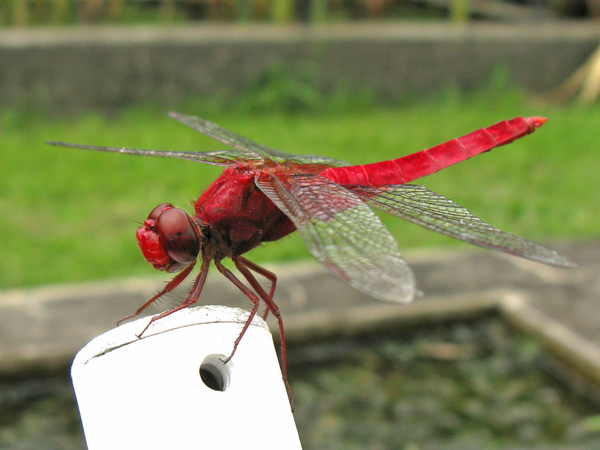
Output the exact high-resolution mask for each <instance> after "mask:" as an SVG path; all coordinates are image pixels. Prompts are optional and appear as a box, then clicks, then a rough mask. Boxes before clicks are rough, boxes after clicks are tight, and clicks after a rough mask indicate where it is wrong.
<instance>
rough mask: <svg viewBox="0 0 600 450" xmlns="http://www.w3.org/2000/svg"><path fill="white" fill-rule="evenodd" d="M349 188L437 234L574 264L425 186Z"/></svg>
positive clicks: (560, 263) (546, 260) (547, 261)
mask: <svg viewBox="0 0 600 450" xmlns="http://www.w3.org/2000/svg"><path fill="white" fill-rule="evenodd" d="M349 188H351V189H352V190H353V191H354V192H356V193H357V194H359V195H361V196H362V198H364V200H365V201H366V202H367V203H368V204H370V205H371V206H373V207H374V208H378V209H380V210H382V211H385V212H387V213H389V214H393V215H394V216H397V217H400V218H402V219H406V220H408V221H410V222H413V223H415V224H417V225H420V226H422V227H425V228H428V229H430V230H433V231H437V232H438V233H441V234H445V235H447V236H451V237H453V238H456V239H460V240H462V241H466V242H469V243H471V244H475V245H480V246H482V247H488V248H492V249H494V250H499V251H502V252H505V253H510V254H511V255H516V256H520V257H522V258H526V259H530V260H532V261H537V262H541V263H544V264H550V265H553V266H559V267H573V266H575V264H573V263H572V262H570V261H569V260H567V259H566V258H564V257H563V256H561V255H559V254H558V253H557V252H555V251H554V250H550V249H548V248H546V247H544V246H543V245H541V244H538V243H536V242H533V241H529V240H527V239H524V238H522V237H520V236H517V235H514V234H510V233H505V232H504V231H502V230H500V229H498V228H496V227H494V226H492V225H490V224H488V223H486V222H484V221H483V220H481V219H480V218H479V217H477V216H475V215H473V214H471V213H470V212H469V211H468V210H467V209H466V208H463V207H462V206H460V205H458V204H457V203H455V202H453V201H452V200H450V199H448V198H446V197H444V196H443V195H440V194H437V193H435V192H433V191H430V190H429V189H427V188H426V187H424V186H418V185H413V184H400V185H383V186H351V187H349Z"/></svg>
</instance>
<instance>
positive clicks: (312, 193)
mask: <svg viewBox="0 0 600 450" xmlns="http://www.w3.org/2000/svg"><path fill="white" fill-rule="evenodd" d="M170 116H171V117H172V118H174V119H176V120H178V121H179V122H181V123H182V124H184V125H187V126H188V127H190V128H192V129H194V130H196V131H198V132H200V133H202V134H204V135H206V136H208V137H210V138H213V139H215V140H217V141H219V142H220V143H222V144H224V145H225V146H226V147H228V148H227V149H224V150H218V151H205V152H182V151H159V150H143V149H137V148H124V147H100V146H94V145H81V144H71V143H66V142H54V141H51V142H48V143H49V144H52V145H58V146H63V147H73V148H79V149H85V150H97V151H103V152H114V153H123V154H128V155H136V156H154V157H166V158H178V159H185V160H190V161H197V162H201V163H206V164H212V165H216V166H222V167H224V171H223V173H222V175H220V176H219V177H218V178H217V179H216V180H215V181H214V182H213V183H212V184H211V185H210V186H209V187H208V189H207V190H206V191H205V192H204V193H203V194H202V195H201V196H200V197H199V198H198V200H197V201H196V202H195V203H194V215H193V216H190V215H189V214H188V213H187V212H185V211H184V210H183V209H180V208H177V207H175V206H173V205H172V204H170V203H162V204H160V205H158V206H157V207H156V208H154V209H153V210H152V211H151V212H150V214H149V215H148V218H147V219H146V220H145V221H144V224H143V226H142V227H140V228H139V229H138V230H137V239H138V243H139V245H140V247H141V250H142V253H143V254H144V256H145V258H146V259H147V260H148V262H150V263H151V264H152V265H153V266H154V267H155V268H156V269H158V270H161V271H166V272H169V273H177V275H175V276H174V278H173V279H172V280H171V281H170V282H168V283H167V284H166V285H165V287H164V288H163V289H162V290H161V291H160V292H158V293H157V294H156V295H154V296H153V297H152V298H151V299H149V300H148V301H147V302H146V303H144V304H143V305H142V306H141V307H140V308H139V309H138V310H137V311H135V312H134V313H133V314H131V315H129V316H127V317H125V318H123V319H121V320H120V321H119V322H118V323H121V322H123V321H125V320H128V319H131V318H133V317H135V316H138V315H139V314H140V313H142V312H143V311H145V310H146V309H147V308H148V307H149V306H150V305H152V304H153V303H154V302H156V301H157V300H158V299H159V298H161V297H162V296H163V295H165V294H167V293H168V292H171V291H172V290H173V289H175V288H176V287H177V286H179V285H180V284H181V283H182V282H183V281H184V280H185V279H186V278H187V277H188V276H189V275H190V273H191V272H192V270H193V269H194V267H195V266H196V265H197V264H199V266H200V270H199V273H198V275H197V276H196V278H195V280H194V283H193V285H192V287H191V290H190V291H189V294H188V295H187V297H186V298H185V299H184V300H183V301H182V302H181V303H180V304H179V305H178V306H176V307H174V308H172V309H170V310H168V311H165V312H163V313H161V314H158V315H155V316H153V317H152V319H151V320H150V321H149V323H148V324H147V325H146V327H145V328H144V329H143V330H142V332H141V333H140V334H139V335H138V336H139V337H141V336H142V335H143V334H144V333H145V332H146V330H147V329H148V327H149V326H150V325H151V324H152V323H153V322H156V321H157V320H160V319H162V318H164V317H166V316H168V315H170V314H173V313H175V312H176V311H179V310H181V309H183V308H187V307H189V306H191V305H193V304H195V303H196V302H197V301H198V299H199V297H200V295H201V292H202V289H203V286H204V284H205V281H206V277H207V274H208V271H209V267H210V265H211V263H214V265H215V266H216V268H217V270H218V271H219V272H220V273H221V274H223V275H224V276H225V277H226V278H227V279H228V280H230V281H231V282H232V283H233V284H234V285H235V286H236V287H237V288H238V289H239V290H240V291H241V292H242V293H243V294H244V295H245V296H247V297H248V298H249V299H250V300H251V301H252V304H253V306H252V310H251V312H250V314H249V316H248V319H247V321H246V322H245V324H244V325H243V328H242V330H241V332H240V334H239V336H238V337H237V339H236V340H235V342H234V343H233V349H232V351H231V354H230V355H229V356H228V357H227V358H226V359H225V360H224V361H223V362H224V363H227V362H228V361H229V360H231V358H232V357H233V356H234V354H235V352H236V349H237V348H238V345H239V344H240V342H241V340H242V338H243V336H244V333H245V332H246V331H247V329H248V327H249V325H250V323H251V322H252V320H253V318H254V317H255V316H256V314H257V313H258V310H259V305H260V304H261V301H262V302H263V303H264V305H265V309H264V313H263V314H262V317H263V319H266V318H267V316H268V314H269V313H271V314H273V316H275V318H276V319H277V322H278V327H279V334H280V337H281V355H282V376H283V381H284V383H285V386H286V389H287V391H288V395H289V397H290V400H291V402H292V406H293V400H292V396H291V390H290V387H289V383H288V376H287V354H286V345H285V333H284V327H283V319H282V317H281V312H280V310H279V307H278V306H277V304H276V303H275V301H274V294H275V287H276V284H277V276H276V275H275V274H274V273H273V272H271V271H269V270H267V269H265V268H264V267H262V266H259V265H258V264H256V263H254V262H252V261H250V260H249V259H247V258H246V257H244V256H243V255H244V254H245V253H246V252H248V251H250V250H252V249H253V248H255V247H257V246H259V245H260V244H262V243H264V242H271V241H277V240H279V239H281V238H283V237H284V236H287V235H288V234H290V233H292V232H294V231H298V233H299V234H300V236H301V238H302V239H303V241H304V242H305V244H306V246H307V247H308V249H309V250H310V252H311V253H312V254H313V255H314V257H315V258H316V259H317V260H318V261H320V262H321V263H322V264H323V265H324V266H325V267H326V268H327V269H328V270H329V271H330V272H331V273H333V274H334V275H336V276H337V277H339V278H341V279H342V280H343V281H345V282H346V283H348V284H350V285H351V286H353V287H354V288H356V289H358V290H360V291H362V292H364V293H365V294H368V295H370V296H372V297H375V298H377V299H380V300H383V301H387V302H393V303H407V302H410V301H411V300H412V299H413V298H414V297H415V295H416V294H417V288H416V282H415V277H414V275H413V272H412V271H411V269H410V267H409V266H408V264H407V263H406V261H405V260H404V258H403V257H402V254H401V252H400V250H399V248H398V244H397V242H396V240H395V239H394V237H393V236H392V235H391V234H390V232H389V231H388V230H387V229H386V227H385V226H384V225H383V224H382V223H381V221H380V219H379V218H378V216H377V215H376V214H375V212H374V211H373V209H376V210H380V211H383V212H386V213H389V214H392V215H394V216H397V217H400V218H402V219H405V220H408V221H409V222H412V223H415V224H417V225H420V226H422V227H425V228H427V229H430V230H433V231H436V232H438V233H441V234H444V235H447V236H450V237H453V238H456V239H460V240H462V241H466V242H468V243H471V244H475V245H478V246H482V247H487V248H491V249H494V250H499V251H501V252H505V253H508V254H511V255H516V256H519V257H522V258H526V259H529V260H532V261H537V262H539V263H543V264H548V265H552V266H558V267H574V264H573V263H572V262H571V261H569V260H568V259H567V258H565V257H563V256H561V255H559V254H558V253H557V252H556V251H554V250H550V249H548V248H546V247H544V246H543V245H541V244H538V243H536V242H533V241H530V240H527V239H524V238H522V237H519V236H516V235H514V234H510V233H506V232H504V231H501V230H500V229H498V228H496V227H494V226H492V225H490V224H488V223H486V222H484V221H483V220H481V219H480V218H478V217H477V216H475V215H473V214H472V213H471V212H469V211H468V210H467V209H466V208H464V207H462V206H460V205H458V204H457V203H455V202H454V201H452V200H450V199H448V198H446V197H444V196H442V195H440V194H437V193H435V192H433V191H431V190H429V189H427V188H426V187H424V186H420V185H415V184H409V183H410V182H411V181H413V180H416V179H418V178H421V177H424V176H426V175H430V174H432V173H434V172H437V171H439V170H442V169H444V168H446V167H448V166H451V165H453V164H456V163H459V162H461V161H464V160H466V159H468V158H471V157H473V156H475V155H478V154H480V153H483V152H487V151H489V150H491V149H493V148H495V147H499V146H502V145H505V144H509V143H511V142H513V141H514V140H516V139H519V138H521V137H523V136H526V135H528V134H530V133H532V132H534V131H535V130H536V129H537V128H539V127H540V126H542V125H543V124H544V123H545V122H546V120H547V119H546V118H543V117H526V118H523V117H517V118H515V119H512V120H505V121H501V122H499V123H497V124H495V125H492V126H489V127H486V128H482V129H479V130H477V131H475V132H472V133H470V134H467V135H465V136H463V137H460V138H457V139H453V140H451V141H448V142H446V143H443V144H441V145H438V146H435V147H432V148H429V149H427V150H422V151H419V152H416V153H413V154H411V155H408V156H404V157H401V158H398V159H393V160H389V161H383V162H376V163H371V164H365V165H350V164H349V163H347V162H345V161H342V160H338V159H334V158H329V157H326V156H319V155H313V154H307V155H299V154H290V153H285V152H282V151H280V150H275V149H273V148H269V147H267V146H264V145H262V144H259V143H257V142H254V141H252V140H250V139H248V138H246V137H243V136H241V135H239V134H236V133H234V132H232V131H229V130H227V129H225V128H223V127H221V126H219V125H217V124H215V123H212V122H210V121H208V120H204V119H201V118H198V117H195V116H189V115H184V114H179V113H174V112H173V113H170ZM225 258H230V259H231V260H232V261H233V264H234V266H235V267H236V269H237V270H238V271H239V273H240V274H241V276H242V277H243V279H244V280H245V281H246V283H247V284H245V283H244V282H242V280H240V278H238V276H236V275H235V274H234V273H233V272H232V271H231V270H229V269H228V268H227V267H225V266H224V265H223V263H222V261H223V260H224V259H225ZM256 275H259V276H260V277H264V279H266V281H267V283H268V289H265V288H264V287H263V286H262V285H261V283H260V282H259V281H258V279H257V276H256Z"/></svg>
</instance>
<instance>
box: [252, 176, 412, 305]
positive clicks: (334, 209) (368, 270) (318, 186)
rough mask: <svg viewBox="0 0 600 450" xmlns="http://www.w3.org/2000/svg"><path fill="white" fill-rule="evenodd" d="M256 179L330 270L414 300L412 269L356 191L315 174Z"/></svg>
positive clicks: (367, 288)
mask: <svg viewBox="0 0 600 450" xmlns="http://www.w3.org/2000/svg"><path fill="white" fill-rule="evenodd" d="M255 181H256V184H257V186H258V187H259V188H260V189H261V190H262V191H263V192H264V193H265V195H266V196H267V197H269V198H270V199H271V200H272V201H273V202H274V203H275V204H276V205H277V206H278V207H279V208H280V209H281V210H282V211H283V212H284V213H285V214H286V215H287V216H288V217H289V218H290V219H291V220H292V222H294V224H295V225H296V228H297V229H298V232H299V233H300V235H301V236H302V239H303V240H304V242H305V243H306V245H307V246H308V248H309V250H310V251H311V253H312V254H313V255H314V256H315V258H317V259H318V260H319V261H320V262H322V263H323V264H324V265H325V267H327V269H329V270H330V271H331V272H332V273H334V274H335V275H337V276H338V277H340V278H341V279H343V280H344V281H346V282H348V283H349V284H350V285H351V286H353V287H355V288H356V289H358V290H360V291H362V292H365V293H366V294H369V295H371V296H373V297H376V298H378V299H381V300H386V301H390V302H409V301H411V300H412V298H413V297H414V295H415V280H414V277H413V274H412V271H411V270H410V268H409V267H408V265H407V264H406V262H405V261H404V259H403V258H402V255H401V254H400V250H399V249H398V244H397V243H396V241H395V239H394V238H393V237H392V235H391V234H390V233H389V231H388V230H387V229H386V228H385V226H384V225H383V224H382V223H381V222H380V220H379V218H378V217H377V216H376V215H375V213H374V212H373V211H372V210H371V208H370V207H369V206H368V205H366V204H365V203H364V202H363V201H362V200H361V198H360V197H359V196H358V195H356V194H354V193H353V192H351V191H350V190H348V189H345V188H343V187H342V186H340V185H338V184H336V183H334V182H333V181H331V180H328V179H327V178H325V177H321V176H318V175H291V176H288V177H285V178H284V177H279V178H277V177H274V176H270V177H269V176H262V177H261V176H260V175H259V176H257V177H256V178H255Z"/></svg>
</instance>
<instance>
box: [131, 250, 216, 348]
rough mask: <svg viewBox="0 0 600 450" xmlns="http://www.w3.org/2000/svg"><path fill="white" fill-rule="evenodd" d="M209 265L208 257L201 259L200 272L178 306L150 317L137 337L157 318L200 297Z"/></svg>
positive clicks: (162, 317) (177, 309)
mask: <svg viewBox="0 0 600 450" xmlns="http://www.w3.org/2000/svg"><path fill="white" fill-rule="evenodd" d="M209 265H210V259H208V258H207V259H205V260H203V261H202V267H200V273H199V274H198V276H197V277H196V281H194V285H193V286H192V289H191V290H190V293H189V294H188V296H187V298H186V299H185V300H184V301H183V302H181V303H180V304H179V306H177V307H175V308H173V309H170V310H168V311H165V312H163V313H162V314H159V315H157V316H154V317H153V318H152V319H150V321H149V322H148V324H147V325H146V326H145V327H144V329H143V330H142V332H141V333H140V334H138V335H137V337H138V338H141V337H142V335H143V334H144V333H145V332H146V330H147V329H148V328H149V327H150V325H152V324H153V323H154V322H156V321H157V320H160V319H164V318H165V317H167V316H170V315H171V314H173V313H175V312H177V311H180V310H182V309H184V308H187V307H188V306H191V305H193V304H194V303H196V302H197V301H198V298H200V294H201V293H202V288H203V287H204V282H205V281H206V275H207V274H208V267H209ZM181 281H183V280H180V281H179V283H181ZM179 283H178V284H179ZM167 292H168V291H167Z"/></svg>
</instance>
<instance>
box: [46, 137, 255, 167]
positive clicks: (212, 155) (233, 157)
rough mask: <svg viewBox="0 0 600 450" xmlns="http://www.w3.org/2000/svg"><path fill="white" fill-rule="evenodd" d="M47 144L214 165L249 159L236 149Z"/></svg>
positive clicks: (54, 142)
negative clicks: (184, 149)
mask: <svg viewBox="0 0 600 450" xmlns="http://www.w3.org/2000/svg"><path fill="white" fill-rule="evenodd" d="M46 143H47V144H50V145H57V146H60V147H71V148H82V149H84V150H98V151H101V152H113V153H124V154H126V155H137V156H142V155H145V156H159V157H163V158H178V159H187V160H190V161H198V162H203V163H207V164H212V165H214V166H233V165H235V164H236V163H238V162H240V161H248V159H247V157H246V156H247V155H246V153H243V152H239V151H236V150H221V151H216V152H173V151H163V150H142V149H139V148H125V147H100V146H97V145H83V144H71V143H68V142H56V141H46Z"/></svg>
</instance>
